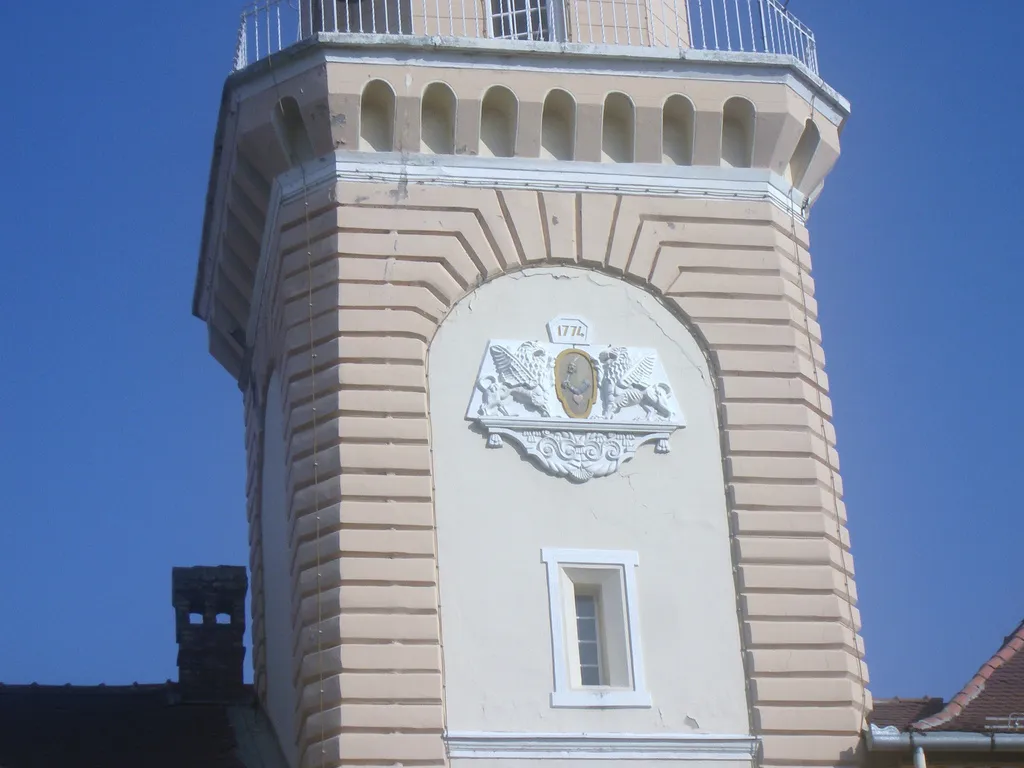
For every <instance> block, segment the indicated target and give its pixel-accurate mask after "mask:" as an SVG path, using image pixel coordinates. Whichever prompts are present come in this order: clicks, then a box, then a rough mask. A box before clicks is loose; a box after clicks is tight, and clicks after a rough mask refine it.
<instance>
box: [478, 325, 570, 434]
mask: <svg viewBox="0 0 1024 768" xmlns="http://www.w3.org/2000/svg"><path fill="white" fill-rule="evenodd" d="M490 351H491V358H492V359H493V360H494V370H495V371H496V372H497V374H498V375H497V376H496V377H495V376H484V377H482V378H481V379H480V381H478V382H477V386H478V387H479V388H480V390H481V391H482V392H483V403H482V404H481V405H480V409H479V412H480V415H481V416H496V415H501V416H509V415H510V414H509V412H508V409H507V408H506V405H507V404H508V401H509V400H510V399H511V400H513V401H515V402H517V403H519V404H521V405H522V406H523V407H524V408H526V409H527V410H529V411H533V412H534V413H538V414H540V415H541V416H544V417H545V418H547V417H549V416H551V401H552V386H553V382H554V375H553V371H554V367H555V362H554V360H553V359H552V357H551V356H550V355H549V354H548V353H547V350H545V349H544V348H543V347H541V346H540V345H539V344H537V343H536V342H533V341H526V342H523V343H522V344H520V345H519V348H518V349H516V351H515V352H512V351H511V350H510V349H508V348H507V347H501V346H498V345H497V344H495V345H493V346H492V347H491V348H490Z"/></svg>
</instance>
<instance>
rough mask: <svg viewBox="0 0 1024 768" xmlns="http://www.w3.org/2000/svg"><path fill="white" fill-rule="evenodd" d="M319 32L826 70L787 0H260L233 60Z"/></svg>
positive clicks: (238, 64) (240, 62)
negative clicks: (657, 51) (732, 57)
mask: <svg viewBox="0 0 1024 768" xmlns="http://www.w3.org/2000/svg"><path fill="white" fill-rule="evenodd" d="M319 32H330V33H335V34H341V35H345V34H353V35H355V34H362V35H367V34H369V35H379V36H385V37H393V36H423V37H433V38H440V39H441V40H444V39H450V40H458V39H460V38H462V39H491V40H510V41H531V42H532V41H549V42H567V43H583V44H599V45H615V46H633V47H641V48H643V47H647V48H678V49H686V48H693V49H698V50H707V51H732V52H749V53H762V54H769V55H777V56H792V57H794V58H796V59H797V60H798V61H800V62H802V63H803V64H804V65H805V66H806V67H807V68H808V69H809V70H811V71H812V72H814V73H815V74H817V72H818V56H817V49H816V47H815V42H814V33H813V32H812V31H811V30H810V29H809V28H808V27H807V26H806V25H804V24H803V23H801V22H800V20H799V19H797V18H796V17H795V16H793V15H792V14H791V13H790V12H789V11H788V10H786V8H785V7H784V6H783V5H782V3H781V2H779V0H257V2H256V3H255V4H253V5H252V6H250V7H249V8H247V9H246V10H245V11H244V12H243V13H242V21H241V26H240V27H239V31H238V45H237V48H236V51H235V62H234V68H235V70H239V69H244V68H245V67H247V66H248V65H249V64H252V63H253V62H255V61H258V60H259V59H262V58H265V57H267V56H269V55H271V54H273V53H277V52H278V51H280V50H283V49H284V48H287V47H289V46H290V45H292V44H294V43H296V42H299V41H300V40H303V39H305V38H307V37H310V36H312V35H314V34H316V33H319Z"/></svg>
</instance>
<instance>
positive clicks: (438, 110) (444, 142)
mask: <svg viewBox="0 0 1024 768" xmlns="http://www.w3.org/2000/svg"><path fill="white" fill-rule="evenodd" d="M455 110H456V100H455V94H454V93H453V92H452V89H451V88H449V87H448V86H447V85H445V84H444V83H431V84H430V85H428V86H427V88H426V90H425V91H423V99H422V101H421V105H420V151H421V152H423V153H424V154H427V155H454V154H455Z"/></svg>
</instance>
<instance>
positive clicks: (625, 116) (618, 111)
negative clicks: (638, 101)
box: [601, 93, 636, 163]
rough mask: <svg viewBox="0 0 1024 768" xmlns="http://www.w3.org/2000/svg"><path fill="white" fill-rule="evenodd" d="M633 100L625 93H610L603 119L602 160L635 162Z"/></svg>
mask: <svg viewBox="0 0 1024 768" xmlns="http://www.w3.org/2000/svg"><path fill="white" fill-rule="evenodd" d="M635 122H636V121H635V118H634V114H633V102H632V101H631V100H630V98H629V97H628V96H626V95H625V94H624V93H609V94H608V95H607V96H606V97H605V100H604V116H603V118H602V120H601V162H603V163H631V162H633V126H634V124H635Z"/></svg>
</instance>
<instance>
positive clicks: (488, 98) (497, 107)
mask: <svg viewBox="0 0 1024 768" xmlns="http://www.w3.org/2000/svg"><path fill="white" fill-rule="evenodd" d="M518 121H519V101H518V100H517V99H516V97H515V94H514V93H512V91H510V90H509V89H508V88H506V87H504V86H502V85H495V86H493V87H491V88H489V89H488V90H487V93H486V94H484V98H483V101H482V102H481V104H480V156H481V157H512V156H513V155H514V154H515V148H516V126H517V124H518Z"/></svg>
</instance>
